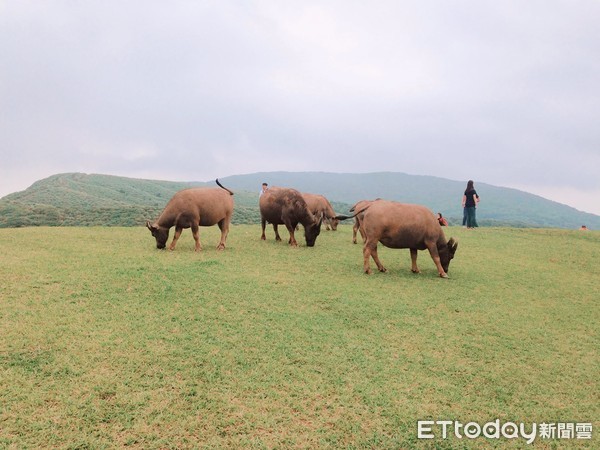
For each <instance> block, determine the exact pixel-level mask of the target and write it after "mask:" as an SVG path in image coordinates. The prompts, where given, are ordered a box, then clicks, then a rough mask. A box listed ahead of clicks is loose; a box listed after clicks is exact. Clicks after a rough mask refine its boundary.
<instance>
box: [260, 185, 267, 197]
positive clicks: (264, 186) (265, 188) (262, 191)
mask: <svg viewBox="0 0 600 450" xmlns="http://www.w3.org/2000/svg"><path fill="white" fill-rule="evenodd" d="M267 189H269V185H268V184H267V183H263V184H262V188H261V190H260V192H259V194H258V196H259V197H260V196H262V195H263V194H264V193H265V192H266V191H267Z"/></svg>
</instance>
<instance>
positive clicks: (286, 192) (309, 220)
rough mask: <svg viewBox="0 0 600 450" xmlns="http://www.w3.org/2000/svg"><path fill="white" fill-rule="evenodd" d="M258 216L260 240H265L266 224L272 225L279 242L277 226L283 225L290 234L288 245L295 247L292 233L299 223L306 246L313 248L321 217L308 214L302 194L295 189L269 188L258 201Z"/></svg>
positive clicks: (321, 220) (319, 230) (296, 244)
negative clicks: (260, 228)
mask: <svg viewBox="0 0 600 450" xmlns="http://www.w3.org/2000/svg"><path fill="white" fill-rule="evenodd" d="M259 206H260V216H261V225H262V235H261V237H260V238H261V239H262V240H265V239H266V236H265V227H266V225H267V222H269V223H271V224H273V230H274V231H275V239H276V240H278V241H280V240H281V237H280V236H279V231H278V230H277V226H278V225H285V226H286V228H287V229H288V231H289V232H290V240H289V244H290V245H292V246H294V247H297V246H298V243H297V242H296V238H295V237H294V231H295V230H296V227H297V226H298V224H299V223H301V224H302V226H303V227H304V238H305V239H306V245H307V246H308V247H313V246H314V245H315V241H316V240H317V236H318V235H319V233H320V232H321V223H322V222H323V216H322V215H319V216H315V215H314V214H313V213H311V212H310V210H309V208H308V205H307V204H306V200H304V197H302V194H301V193H300V192H298V191H297V190H295V189H289V188H279V187H270V188H269V189H268V190H266V191H265V192H264V193H263V194H262V195H261V196H260V200H259Z"/></svg>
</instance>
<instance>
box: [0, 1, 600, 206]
mask: <svg viewBox="0 0 600 450" xmlns="http://www.w3.org/2000/svg"><path fill="white" fill-rule="evenodd" d="M599 23H600V2H598V1H596V0H583V1H579V0H565V1H556V0H527V1H522V0H502V1H498V0H494V1H487V0H456V1H446V0H437V1H433V0H414V1H403V0H390V1H376V0H375V1H369V2H367V1H351V0H340V1H327V0H319V1H311V0H303V1H279V0H273V1H268V0H267V1H251V0H248V1H243V0H239V1H226V0H214V1H201V0H198V1H169V2H164V1H149V0H143V1H122V0H118V1H110V0H97V1H93V0H90V1H81V2H79V1H59V0H37V1H27V0H0V152H1V153H0V196H3V195H6V194H8V193H11V192H15V191H19V190H23V189H25V188H27V187H28V186H29V185H31V184H32V183H33V182H34V181H36V180H38V179H40V178H44V177H47V176H49V175H52V174H55V173H61V172H86V173H104V174H112V175H121V176H128V177H141V178H152V179H166V180H174V181H176V180H177V181H179V180H185V181H207V180H210V179H214V178H215V177H217V176H218V177H224V176H227V175H235V174H240V173H251V172H258V171H275V170H286V171H332V172H374V171H399V172H406V173H409V174H417V175H434V176H439V177H445V178H450V179H454V180H464V181H465V182H466V180H468V179H474V180H475V181H476V187H477V182H478V181H479V182H485V183H490V184H495V185H499V186H509V187H516V188H519V189H523V190H526V191H529V192H533V193H536V194H540V195H542V196H544V197H547V198H550V199H553V200H557V201H560V202H562V203H566V204H569V205H571V206H574V207H576V208H578V209H581V210H584V211H588V212H594V213H597V214H600V176H599V175H598V172H599V170H600V126H599V125H598V121H599V118H600V57H599V55H600V32H599V31H598V24H599ZM461 195H462V193H461V192H458V193H457V197H460V196H461ZM457 201H459V200H457ZM482 205H483V203H482Z"/></svg>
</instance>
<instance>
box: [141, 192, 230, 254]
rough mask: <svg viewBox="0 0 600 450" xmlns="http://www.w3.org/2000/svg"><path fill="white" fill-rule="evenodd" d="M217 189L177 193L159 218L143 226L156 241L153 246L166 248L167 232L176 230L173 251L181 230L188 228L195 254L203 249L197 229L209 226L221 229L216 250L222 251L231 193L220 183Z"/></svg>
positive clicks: (227, 223)
mask: <svg viewBox="0 0 600 450" xmlns="http://www.w3.org/2000/svg"><path fill="white" fill-rule="evenodd" d="M216 183H217V184H218V185H219V187H218V188H190V189H184V190H182V191H179V192H177V193H176V194H175V195H174V196H173V198H172V199H171V200H169V203H167V206H165V209H164V211H163V212H162V214H161V215H160V217H159V218H158V219H157V220H156V222H154V224H152V225H151V224H150V222H146V226H147V227H148V229H149V230H150V232H151V233H152V236H154V237H155V238H156V247H158V248H161V249H162V248H165V246H166V245H167V239H168V238H169V230H170V229H171V227H173V226H174V227H175V236H174V237H173V242H171V245H170V246H169V250H174V249H175V245H176V244H177V240H178V239H179V236H181V232H182V231H183V229H184V228H191V229H192V234H193V235H194V240H195V241H196V248H195V250H196V251H200V250H202V246H201V245H200V235H199V233H198V227H199V226H200V227H210V226H212V225H215V224H218V225H219V228H220V230H221V241H220V242H219V245H218V246H217V250H223V249H224V248H225V241H226V240H227V234H228V233H229V223H230V222H231V215H232V214H233V192H231V191H230V190H229V189H227V188H226V187H224V186H222V185H221V183H219V180H216Z"/></svg>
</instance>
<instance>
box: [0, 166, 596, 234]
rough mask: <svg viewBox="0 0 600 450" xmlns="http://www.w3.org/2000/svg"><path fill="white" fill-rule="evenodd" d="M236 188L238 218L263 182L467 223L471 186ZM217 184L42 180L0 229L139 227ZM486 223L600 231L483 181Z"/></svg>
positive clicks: (420, 181) (431, 180) (375, 181)
mask: <svg viewBox="0 0 600 450" xmlns="http://www.w3.org/2000/svg"><path fill="white" fill-rule="evenodd" d="M220 181H221V182H222V183H223V184H224V185H225V186H226V187H228V188H230V189H232V190H234V191H235V193H236V195H235V202H236V206H235V210H234V217H233V221H234V223H258V221H259V218H260V215H259V212H258V192H259V190H260V185H261V183H262V182H263V181H264V182H267V183H269V185H271V186H286V187H293V188H295V189H298V190H300V191H302V192H313V193H319V194H323V195H325V196H326V197H327V198H328V199H329V200H330V201H331V202H332V203H333V205H334V208H335V209H336V210H337V211H338V212H340V213H346V212H347V211H348V208H349V207H350V206H351V205H353V204H354V203H355V202H357V201H358V200H362V199H374V198H378V197H380V198H385V199H389V200H397V201H402V202H407V203H418V204H423V205H425V206H427V207H429V208H430V209H432V210H433V211H434V212H438V211H439V212H442V214H443V215H444V216H445V217H447V218H449V219H450V221H451V224H460V222H461V221H462V208H461V204H460V201H461V197H462V193H463V191H464V188H465V183H464V182H460V181H454V180H448V179H444V178H439V177H432V176H419V175H408V174H404V173H398V172H378V173H366V174H353V173H327V172H261V173H254V174H248V175H233V176H227V177H223V178H220ZM194 186H216V185H215V183H214V180H213V181H209V182H173V181H160V180H144V179H135V178H126V177H118V176H112V175H99V174H82V173H64V174H57V175H53V176H51V177H48V178H45V179H43V180H39V181H37V182H35V183H34V184H33V185H31V186H30V187H29V188H28V189H26V190H25V191H21V192H16V193H13V194H10V195H7V196H5V197H3V198H2V199H0V227H19V226H41V225H49V226H87V225H110V226H136V225H143V224H144V223H145V221H146V220H152V219H154V218H156V217H157V216H158V214H159V213H160V211H162V209H163V208H164V206H165V205H166V203H167V202H168V200H169V199H170V198H171V196H172V195H173V194H174V193H175V192H177V191H178V190H181V189H185V188H188V187H194ZM475 187H476V189H477V191H478V193H479V195H480V196H481V199H482V201H481V204H480V207H479V208H478V211H477V218H478V221H479V222H480V225H499V226H519V227H556V228H571V229H573V228H579V227H580V226H581V225H582V224H586V225H587V226H588V227H589V228H591V229H596V230H597V229H600V216H597V215H594V214H589V213H585V212H581V211H578V210H576V209H575V208H572V207H570V206H567V205H563V204H560V203H557V202H553V201H550V200H547V199H544V198H542V197H539V196H536V195H533V194H529V193H526V192H523V191H519V190H516V189H510V188H503V187H497V186H493V185H489V184H485V183H480V182H476V185H475Z"/></svg>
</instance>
